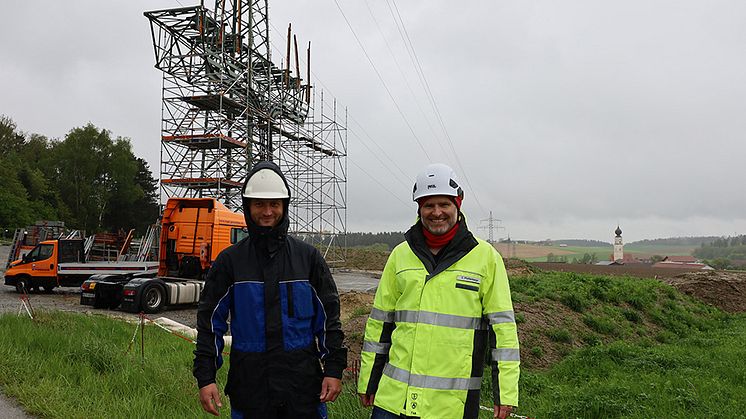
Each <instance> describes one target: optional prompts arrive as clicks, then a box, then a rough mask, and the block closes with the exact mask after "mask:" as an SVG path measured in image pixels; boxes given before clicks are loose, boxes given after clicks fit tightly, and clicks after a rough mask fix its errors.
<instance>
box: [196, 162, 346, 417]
mask: <svg viewBox="0 0 746 419" xmlns="http://www.w3.org/2000/svg"><path fill="white" fill-rule="evenodd" d="M289 202H290V190H289V187H288V184H287V181H286V180H285V177H284V176H283V174H282V172H281V171H280V168H279V167H278V166H277V165H276V164H274V163H271V162H261V163H259V164H257V165H256V166H254V168H253V169H252V170H251V172H250V173H249V175H248V177H247V179H246V183H245V184H244V189H243V208H244V214H245V217H246V225H247V226H248V230H249V237H247V238H245V239H243V240H241V241H240V242H238V243H236V244H234V245H232V246H231V247H229V248H227V249H225V250H224V251H223V252H222V253H220V255H219V256H218V257H217V258H216V260H215V262H214V263H213V264H212V266H211V268H210V271H209V273H208V274H207V280H206V282H205V288H204V290H203V291H202V295H201V298H200V302H199V308H198V310H197V349H196V350H195V351H194V355H195V357H194V370H193V373H194V377H195V378H196V379H197V385H198V387H199V389H200V390H199V392H200V402H201V404H202V408H203V409H204V410H205V411H206V412H208V413H211V414H213V415H218V410H217V408H218V407H221V406H222V404H221V402H220V396H219V392H218V388H217V385H216V384H215V374H216V372H217V369H218V368H220V366H221V364H222V362H223V358H222V355H221V354H222V351H223V335H224V334H225V333H226V331H227V330H228V327H229V325H230V332H231V333H230V334H231V336H232V339H233V341H232V344H231V352H230V368H229V370H228V382H227V384H226V386H225V393H226V394H227V395H228V396H229V397H230V401H231V413H232V417H233V418H251V419H253V418H262V419H263V418H268V419H290V418H293V419H295V418H314V419H316V418H325V417H326V405H325V403H326V402H330V401H334V400H335V399H336V398H337V396H338V395H339V393H340V392H341V378H342V371H343V370H344V368H345V366H346V362H347V350H346V349H345V348H344V347H343V346H342V341H343V333H342V330H341V323H340V321H339V294H338V293H337V287H336V285H335V283H334V280H333V279H332V275H331V273H330V272H329V268H328V266H327V265H326V262H325V261H324V259H323V258H322V256H321V254H320V253H319V252H318V250H316V249H315V248H314V247H313V246H310V245H308V244H306V243H303V242H301V241H299V240H298V239H296V238H294V237H290V236H288V234H287V230H288V226H289V224H290V222H289V220H288V204H289ZM229 320H230V321H229Z"/></svg>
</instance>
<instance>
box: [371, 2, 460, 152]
mask: <svg viewBox="0 0 746 419" xmlns="http://www.w3.org/2000/svg"><path fill="white" fill-rule="evenodd" d="M365 6H366V7H367V8H368V13H369V14H370V17H371V19H373V23H375V25H376V28H377V29H378V33H379V34H380V35H381V39H383V42H384V44H385V45H386V49H387V50H388V52H389V55H390V56H391V59H392V60H393V61H394V64H395V65H396V68H397V70H399V74H401V76H402V79H403V80H404V85H405V86H406V87H407V90H408V91H409V93H410V94H411V95H412V98H413V99H414V103H415V105H417V109H418V110H419V111H420V114H421V115H422V117H423V119H424V120H425V122H426V123H427V126H428V128H430V132H431V133H432V134H433V137H435V139H436V141H437V142H438V145H439V146H440V150H441V151H442V152H443V155H444V156H447V155H448V152H447V151H446V149H445V148H444V147H443V142H442V141H441V140H440V138H439V137H438V134H437V133H436V132H435V129H434V128H433V125H432V124H431V123H430V119H429V118H428V117H427V115H426V114H425V111H424V110H423V109H422V106H421V105H420V101H419V100H418V99H417V95H416V94H415V93H414V90H412V86H411V85H410V84H409V82H408V80H407V76H406V73H405V72H404V70H403V69H402V67H401V65H400V64H399V60H397V59H396V55H395V54H394V52H393V51H392V50H391V45H390V44H389V41H388V39H386V36H385V35H384V33H383V30H381V25H379V24H378V19H376V16H375V15H374V14H373V10H372V9H371V8H370V3H369V2H368V0H365ZM396 28H397V29H398V30H399V32H400V33H401V29H399V26H398V25H397V26H396ZM404 49H405V50H406V51H407V53H408V54H410V59H411V53H409V49H408V48H407V45H406V43H405V44H404ZM418 76H419V73H418Z"/></svg>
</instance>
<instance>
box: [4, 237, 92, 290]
mask: <svg viewBox="0 0 746 419" xmlns="http://www.w3.org/2000/svg"><path fill="white" fill-rule="evenodd" d="M83 259H84V258H83V241H82V240H80V239H66V240H63V239H60V240H47V241H43V242H41V243H39V244H38V245H36V247H34V248H33V249H32V250H31V251H30V252H28V253H27V254H25V255H23V256H22V257H21V258H20V259H18V260H15V261H13V262H11V264H10V266H9V267H8V269H7V270H6V271H5V285H10V286H15V287H16V291H18V292H19V293H23V292H28V291H30V290H31V289H35V290H38V289H39V288H40V287H42V288H44V290H45V291H47V292H49V291H52V289H54V287H56V286H60V285H64V283H66V282H67V280H69V279H70V278H68V277H66V276H64V275H63V276H62V277H60V274H59V272H58V269H59V264H60V263H73V262H81V261H82V260H83Z"/></svg>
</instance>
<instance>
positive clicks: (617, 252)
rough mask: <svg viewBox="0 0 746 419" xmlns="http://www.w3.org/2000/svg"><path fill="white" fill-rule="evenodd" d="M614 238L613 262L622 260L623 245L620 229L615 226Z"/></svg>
mask: <svg viewBox="0 0 746 419" xmlns="http://www.w3.org/2000/svg"><path fill="white" fill-rule="evenodd" d="M614 233H615V234H616V237H614V260H615V261H622V260H624V243H622V229H621V228H619V225H618V224H617V226H616V230H614Z"/></svg>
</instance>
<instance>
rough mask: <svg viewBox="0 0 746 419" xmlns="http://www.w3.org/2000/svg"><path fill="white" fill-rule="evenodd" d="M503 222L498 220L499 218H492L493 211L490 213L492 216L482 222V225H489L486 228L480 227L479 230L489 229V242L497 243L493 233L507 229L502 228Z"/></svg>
mask: <svg viewBox="0 0 746 419" xmlns="http://www.w3.org/2000/svg"><path fill="white" fill-rule="evenodd" d="M501 221H502V220H498V219H497V218H494V217H492V211H490V216H489V218H485V219H483V220H481V222H482V223H484V222H486V223H487V225H485V226H480V227H479V228H480V229H487V231H488V236H489V239H488V241H489V242H490V243H495V240H494V235H493V232H494V231H495V230H500V229H505V227H501V226H500V222H501Z"/></svg>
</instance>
